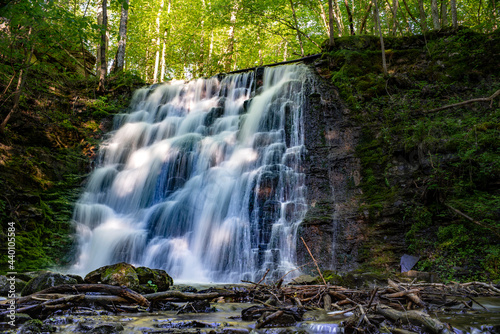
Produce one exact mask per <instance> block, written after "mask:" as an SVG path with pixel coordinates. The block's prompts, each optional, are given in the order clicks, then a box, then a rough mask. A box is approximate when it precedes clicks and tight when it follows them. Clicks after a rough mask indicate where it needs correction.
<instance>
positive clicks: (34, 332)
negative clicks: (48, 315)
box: [18, 319, 56, 334]
mask: <svg viewBox="0 0 500 334" xmlns="http://www.w3.org/2000/svg"><path fill="white" fill-rule="evenodd" d="M55 331H56V329H55V328H54V327H52V326H51V325H48V324H44V323H43V322H42V321H41V320H38V319H32V320H28V321H26V322H25V323H24V324H23V325H22V326H21V327H20V328H19V331H18V333H21V334H38V333H53V332H55Z"/></svg>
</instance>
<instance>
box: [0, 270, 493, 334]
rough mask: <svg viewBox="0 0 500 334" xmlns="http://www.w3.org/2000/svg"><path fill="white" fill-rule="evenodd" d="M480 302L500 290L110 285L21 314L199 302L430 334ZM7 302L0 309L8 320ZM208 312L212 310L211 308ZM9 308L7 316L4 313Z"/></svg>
mask: <svg viewBox="0 0 500 334" xmlns="http://www.w3.org/2000/svg"><path fill="white" fill-rule="evenodd" d="M477 296H500V289H498V287H495V286H493V285H489V284H486V283H482V282H471V283H465V284H437V283H434V284H432V283H400V282H396V281H394V280H390V279H389V280H388V284H387V285H386V286H381V287H378V288H374V289H372V290H358V289H349V288H345V287H342V286H332V285H327V284H323V285H286V286H283V285H282V281H279V282H277V283H273V284H266V283H262V281H261V282H257V283H252V282H249V284H248V285H245V286H244V287H231V288H210V289H208V290H204V291H200V292H196V293H190V292H181V291H175V290H170V291H164V292H157V293H151V294H144V295H141V294H139V293H137V292H136V291H133V290H131V289H128V288H125V287H117V286H113V285H106V284H74V285H68V284H66V285H59V286H55V287H52V288H49V289H45V290H43V291H39V292H36V293H34V294H31V295H29V296H25V297H20V298H18V299H17V300H16V305H17V313H25V314H28V315H29V316H30V317H32V318H38V319H45V318H47V317H49V316H51V315H52V314H54V312H56V311H59V313H60V312H61V310H67V311H66V312H72V311H75V310H78V309H81V308H92V309H96V308H101V309H104V310H107V311H109V312H113V313H119V312H150V311H154V310H161V309H164V306H165V304H166V303H171V302H177V303H178V302H184V303H186V304H185V305H184V307H183V308H182V309H183V310H184V311H183V312H205V311H203V310H200V309H198V308H197V306H196V301H205V303H206V304H208V303H207V302H212V303H215V302H219V303H220V302H252V303H255V304H258V305H254V306H252V307H249V308H247V309H245V310H243V311H242V314H241V319H242V320H244V321H255V328H256V329H259V328H264V327H286V326H294V325H295V324H296V323H297V322H300V321H302V320H303V315H304V313H305V312H306V311H309V310H318V309H322V310H324V311H326V312H328V316H331V317H332V320H333V318H334V317H337V316H342V315H344V316H346V318H345V319H346V320H345V321H344V324H343V325H344V328H345V330H346V331H347V332H349V331H355V330H356V331H357V332H370V333H374V332H378V331H380V326H381V325H383V326H387V325H390V326H391V327H392V332H399V333H406V332H405V331H408V330H413V331H416V330H418V331H425V332H431V333H449V332H451V330H452V329H451V328H450V326H449V325H447V324H444V323H442V322H440V321H439V320H437V319H435V318H433V317H431V316H429V315H428V313H426V312H427V311H431V310H433V309H436V308H440V307H450V306H457V305H459V306H460V305H461V306H462V307H464V308H471V307H472V304H474V303H476V304H477V305H479V307H483V308H484V306H483V305H481V304H480V303H479V302H478V301H477V300H476V299H475V298H476V297H477ZM7 305H8V304H7V303H3V304H0V315H1V317H2V318H5V317H6V316H7V315H8V313H9V311H8V310H7ZM208 305H209V304H208ZM2 309H3V311H1V310H2Z"/></svg>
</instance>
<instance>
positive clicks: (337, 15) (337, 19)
mask: <svg viewBox="0 0 500 334" xmlns="http://www.w3.org/2000/svg"><path fill="white" fill-rule="evenodd" d="M333 7H334V8H335V11H334V12H333V13H334V14H335V22H336V23H337V30H338V32H339V36H342V35H343V34H344V26H343V25H342V22H343V20H342V12H341V11H340V7H339V4H338V3H337V0H333Z"/></svg>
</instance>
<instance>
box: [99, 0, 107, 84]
mask: <svg viewBox="0 0 500 334" xmlns="http://www.w3.org/2000/svg"><path fill="white" fill-rule="evenodd" d="M107 6H108V1H107V0H102V28H101V59H100V60H101V69H100V70H101V73H100V76H99V87H97V91H98V92H101V93H103V92H104V90H105V85H106V70H107V64H106V40H107V38H106V37H107V36H106V31H107V29H108V11H107Z"/></svg>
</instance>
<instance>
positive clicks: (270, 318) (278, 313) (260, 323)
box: [255, 310, 283, 329]
mask: <svg viewBox="0 0 500 334" xmlns="http://www.w3.org/2000/svg"><path fill="white" fill-rule="evenodd" d="M282 315H283V311H281V310H279V311H276V312H274V313H271V314H270V315H268V316H267V317H265V318H263V319H259V320H257V323H256V324H255V329H259V328H262V327H264V326H265V325H267V324H268V323H270V322H271V321H273V320H274V319H277V318H279V317H281V316H282Z"/></svg>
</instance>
